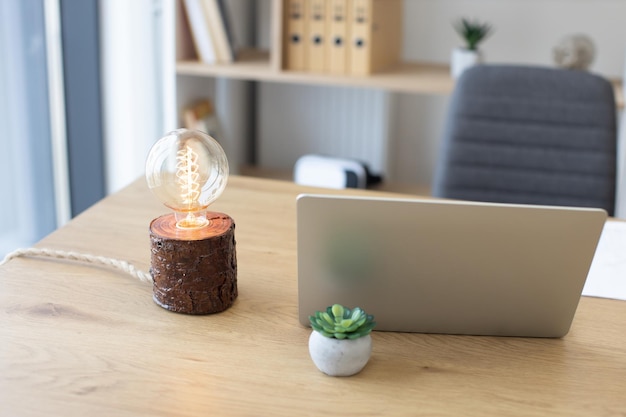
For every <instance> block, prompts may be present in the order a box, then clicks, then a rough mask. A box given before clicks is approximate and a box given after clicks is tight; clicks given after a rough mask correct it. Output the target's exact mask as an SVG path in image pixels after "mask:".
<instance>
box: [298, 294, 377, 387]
mask: <svg viewBox="0 0 626 417" xmlns="http://www.w3.org/2000/svg"><path fill="white" fill-rule="evenodd" d="M309 320H310V322H311V327H312V328H313V331H312V332H311V336H310V337H309V353H310V355H311V359H313V363H315V366H317V368H318V369H319V370H320V371H322V372H324V373H325V374H327V375H331V376H349V375H354V374H356V373H358V372H360V371H361V369H363V367H365V365H366V364H367V362H368V360H369V358H370V355H371V353H372V337H371V335H370V332H371V331H372V329H373V328H374V326H376V322H375V321H374V316H372V315H368V314H366V313H365V311H363V310H362V309H361V308H359V307H355V308H354V309H349V308H346V307H344V306H342V305H340V304H334V305H332V306H330V307H328V308H327V309H326V311H317V312H316V313H315V315H313V316H309Z"/></svg>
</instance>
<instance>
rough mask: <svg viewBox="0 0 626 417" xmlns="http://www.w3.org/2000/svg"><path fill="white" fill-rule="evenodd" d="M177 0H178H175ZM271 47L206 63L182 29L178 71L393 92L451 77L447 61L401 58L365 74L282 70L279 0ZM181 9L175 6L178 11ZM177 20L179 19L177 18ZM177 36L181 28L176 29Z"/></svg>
mask: <svg viewBox="0 0 626 417" xmlns="http://www.w3.org/2000/svg"><path fill="white" fill-rule="evenodd" d="M179 2H180V0H179ZM270 7H271V8H272V10H271V17H270V19H271V22H270V43H271V50H270V51H267V50H265V51H263V50H258V49H243V50H240V51H239V52H238V56H237V61H236V62H234V63H232V64H213V65H208V64H204V63H202V62H200V61H199V60H198V59H197V55H196V54H195V52H194V51H193V44H192V39H191V37H190V35H189V34H188V33H185V34H184V35H183V36H184V39H183V40H182V43H181V42H180V40H179V43H178V44H179V47H180V46H181V45H182V47H180V49H179V51H177V56H178V62H177V64H176V73H177V74H178V75H192V76H200V77H226V78H232V79H240V80H250V81H269V82H279V83H292V84H309V85H330V86H333V85H334V86H351V87H360V88H377V89H385V90H389V91H395V92H407V93H417V94H419V93H427V94H449V93H450V92H451V91H452V89H453V87H454V81H453V80H452V78H451V76H450V69H449V67H448V66H447V65H441V64H430V63H421V62H403V63H399V64H398V65H397V66H395V67H393V68H389V69H388V70H386V71H384V72H380V73H376V74H372V75H368V76H354V75H349V74H347V75H334V74H328V73H322V72H319V73H316V72H298V71H288V70H283V47H282V45H283V42H282V29H283V27H282V21H283V19H282V16H283V0H271V5H270ZM181 10H182V8H181V7H179V8H178V13H180V12H181ZM178 21H179V22H180V21H181V20H180V19H179V20H178ZM179 36H181V32H180V31H179Z"/></svg>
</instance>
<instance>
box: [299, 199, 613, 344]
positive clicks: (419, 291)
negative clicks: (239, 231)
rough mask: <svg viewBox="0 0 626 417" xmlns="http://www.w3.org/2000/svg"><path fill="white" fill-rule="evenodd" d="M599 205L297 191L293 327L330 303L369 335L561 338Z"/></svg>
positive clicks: (590, 249) (599, 217)
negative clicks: (366, 326) (360, 322)
mask: <svg viewBox="0 0 626 417" xmlns="http://www.w3.org/2000/svg"><path fill="white" fill-rule="evenodd" d="M606 217H607V215H606V212H605V211H604V210H601V209H590V208H571V207H552V206H531V205H515V204H497V203H479V202H461V201H451V200H418V199H390V198H372V197H367V198H365V197H346V196H331V195H307V194H303V195H300V196H299V197H298V200H297V234H298V306H299V320H300V322H301V323H302V324H304V325H308V323H309V321H308V316H309V315H311V314H313V313H314V312H315V311H317V310H323V309H325V308H326V307H327V306H329V305H332V304H334V303H340V304H343V305H345V306H347V307H351V308H352V307H356V306H359V307H361V308H363V309H365V311H367V312H368V313H369V314H373V315H374V316H375V320H376V322H377V323H378V325H377V327H376V330H383V331H398V332H422V333H446V334H471V335H501V336H532V337H561V336H563V335H565V334H566V333H567V332H568V331H569V328H570V325H571V323H572V319H573V317H574V313H575V311H576V308H577V306H578V302H579V300H580V295H581V291H582V288H583V286H584V283H585V280H586V277H587V272H588V271H589V267H590V265H591V261H592V259H593V256H594V252H595V248H596V245H597V243H598V239H599V238H600V234H601V232H602V227H603V225H604V222H605V220H606Z"/></svg>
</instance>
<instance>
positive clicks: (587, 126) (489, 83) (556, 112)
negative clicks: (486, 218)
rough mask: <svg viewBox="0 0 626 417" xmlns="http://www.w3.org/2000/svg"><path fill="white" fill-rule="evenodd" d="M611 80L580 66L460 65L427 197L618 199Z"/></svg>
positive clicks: (585, 203) (605, 202)
mask: <svg viewBox="0 0 626 417" xmlns="http://www.w3.org/2000/svg"><path fill="white" fill-rule="evenodd" d="M616 136H617V135H616V108H615V99H614V96H613V88H612V86H611V84H610V83H609V82H608V81H607V80H605V79H603V78H601V77H599V76H596V75H592V74H590V73H587V72H583V71H576V70H565V69H554V68H541V67H530V66H510V65H479V66H476V67H473V68H471V69H468V70H466V71H465V72H464V73H463V74H462V75H461V77H460V78H459V79H458V81H457V85H456V87H455V91H454V93H453V95H452V98H451V103H450V109H449V112H448V119H447V125H446V127H445V132H444V137H443V143H442V148H441V152H440V155H439V161H438V164H437V168H436V172H435V177H434V181H433V195H434V196H437V197H445V198H454V199H462V200H474V201H491V202H506V203H521V204H546V205H559V206H580V207H600V208H603V209H605V210H606V211H607V212H608V213H609V214H610V215H612V214H613V211H614V205H615V179H616V147H617V144H616V143H617V137H616Z"/></svg>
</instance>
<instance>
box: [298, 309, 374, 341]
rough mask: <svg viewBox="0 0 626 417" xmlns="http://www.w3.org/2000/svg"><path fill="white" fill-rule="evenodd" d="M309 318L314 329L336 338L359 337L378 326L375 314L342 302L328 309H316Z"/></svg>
mask: <svg viewBox="0 0 626 417" xmlns="http://www.w3.org/2000/svg"><path fill="white" fill-rule="evenodd" d="M309 320H310V322H311V327H312V328H313V330H316V331H317V332H319V333H320V334H321V335H323V336H326V337H330V338H335V339H357V338H359V337H363V336H366V335H368V334H370V332H371V331H372V329H373V328H374V326H376V322H375V321H374V316H372V315H369V314H365V311H363V310H362V309H361V308H359V307H355V308H353V309H352V310H350V309H349V308H346V307H344V306H342V305H341V304H334V305H332V306H330V307H328V308H326V311H316V312H315V315H313V316H309Z"/></svg>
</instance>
